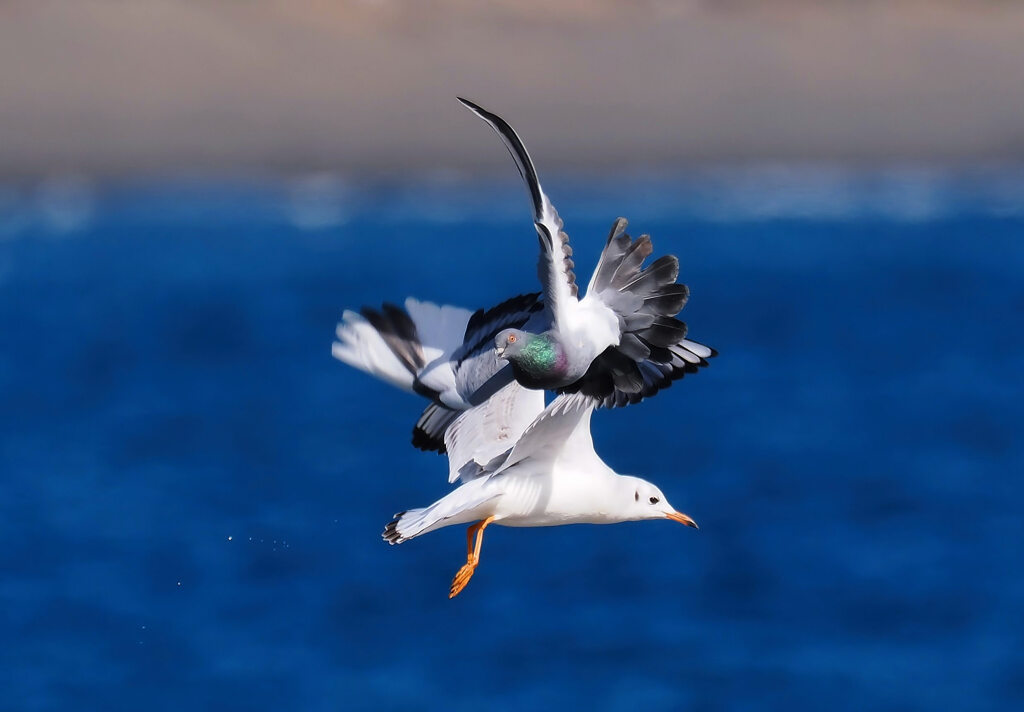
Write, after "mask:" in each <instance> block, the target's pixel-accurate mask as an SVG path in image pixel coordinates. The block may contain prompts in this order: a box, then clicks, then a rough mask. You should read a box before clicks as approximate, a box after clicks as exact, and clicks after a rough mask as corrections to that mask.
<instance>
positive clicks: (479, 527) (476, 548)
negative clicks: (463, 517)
mask: <svg viewBox="0 0 1024 712" xmlns="http://www.w3.org/2000/svg"><path fill="white" fill-rule="evenodd" d="M493 521H494V517H487V519H483V520H481V521H479V522H477V523H476V524H473V525H472V526H470V527H469V529H467V530H466V564H465V565H464V566H463V567H462V568H461V569H459V572H458V573H457V574H455V578H454V579H452V587H451V590H450V591H449V592H448V598H455V597H456V596H458V595H459V593H461V592H462V589H464V588H465V587H466V584H467V583H469V580H470V579H471V578H473V574H474V572H476V566H477V564H479V563H480V547H481V546H482V545H483V543H484V529H486V528H487V525H488V524H490V523H491V522H493ZM474 537H475V538H476V542H475V543H474V542H473V538H474Z"/></svg>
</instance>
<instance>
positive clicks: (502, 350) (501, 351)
mask: <svg viewBox="0 0 1024 712" xmlns="http://www.w3.org/2000/svg"><path fill="white" fill-rule="evenodd" d="M494 353H496V354H498V358H505V347H504V346H495V347H494Z"/></svg>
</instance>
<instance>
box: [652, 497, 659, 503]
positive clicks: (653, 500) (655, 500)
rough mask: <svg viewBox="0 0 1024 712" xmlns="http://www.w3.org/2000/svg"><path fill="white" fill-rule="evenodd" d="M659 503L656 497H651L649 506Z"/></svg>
mask: <svg viewBox="0 0 1024 712" xmlns="http://www.w3.org/2000/svg"><path fill="white" fill-rule="evenodd" d="M659 501H661V500H659V499H658V498H657V497H651V504H657V503H658V502H659Z"/></svg>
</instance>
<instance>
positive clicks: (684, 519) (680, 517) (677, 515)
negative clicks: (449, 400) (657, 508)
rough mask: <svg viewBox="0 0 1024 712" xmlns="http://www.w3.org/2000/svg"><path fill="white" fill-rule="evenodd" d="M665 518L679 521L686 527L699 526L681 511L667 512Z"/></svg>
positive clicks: (695, 527)
mask: <svg viewBox="0 0 1024 712" xmlns="http://www.w3.org/2000/svg"><path fill="white" fill-rule="evenodd" d="M665 518H666V519H671V520H672V521H673V522H679V523H680V524H685V525H686V526H688V527H693V528H694V529H700V527H698V526H697V522H695V521H693V520H692V519H690V518H689V517H688V516H686V515H685V514H683V513H682V512H669V513H668V514H666V515H665Z"/></svg>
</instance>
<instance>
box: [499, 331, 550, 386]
mask: <svg viewBox="0 0 1024 712" xmlns="http://www.w3.org/2000/svg"><path fill="white" fill-rule="evenodd" d="M494 349H495V351H496V352H497V354H498V358H503V359H505V360H507V361H510V362H511V363H513V364H515V365H516V366H518V367H519V368H520V369H522V370H523V371H525V372H526V373H528V374H530V375H532V376H536V377H544V376H547V375H551V374H557V373H561V372H563V371H565V369H566V366H567V363H568V360H567V358H566V354H565V349H563V348H562V345H561V344H560V343H559V342H558V339H556V338H555V337H554V336H553V335H552V334H549V333H543V334H531V333H529V332H527V331H520V330H519V329H505V330H504V331H502V332H501V333H499V334H498V335H497V337H495V339H494Z"/></svg>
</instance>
